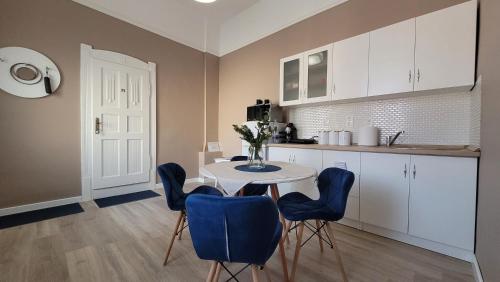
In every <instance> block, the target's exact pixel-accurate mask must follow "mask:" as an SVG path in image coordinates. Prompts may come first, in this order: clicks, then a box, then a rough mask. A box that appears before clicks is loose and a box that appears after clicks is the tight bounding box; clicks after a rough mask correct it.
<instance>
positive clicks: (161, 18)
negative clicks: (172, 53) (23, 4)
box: [73, 0, 347, 56]
mask: <svg viewBox="0 0 500 282" xmlns="http://www.w3.org/2000/svg"><path fill="white" fill-rule="evenodd" d="M73 1H75V2H77V3H80V4H82V5H85V6H87V7H89V8H92V9H95V10H97V11H100V12H102V13H105V14H107V15H110V16H112V17H115V18H118V19H120V20H123V21H126V22H128V23H130V24H133V25H136V26H138V27H141V28H143V29H146V30H149V31H151V32H154V33H156V34H159V35H161V36H163V37H166V38H169V39H172V40H174V41H177V42H179V43H182V44H185V45H187V46H190V47H193V48H195V49H198V50H201V51H206V52H210V53H212V54H215V55H218V56H222V55H225V54H227V53H229V52H232V51H234V50H237V49H239V48H241V47H243V46H245V45H247V44H250V43H252V42H254V41H256V40H259V39H261V38H263V37H265V36H267V35H269V34H272V33H274V32H276V31H278V30H280V29H282V28H285V27H286V26H288V25H291V24H293V23H296V22H298V21H300V20H302V19H304V18H307V17H309V16H312V15H314V14H316V13H319V12H321V11H323V10H325V9H328V8H331V7H333V6H335V5H338V4H340V3H342V2H345V1H347V0H314V1H309V0H308V1H304V0H217V1H216V2H214V3H211V4H203V3H198V2H195V1H193V0H142V1H139V0H73ZM284 6H286V7H287V11H286V13H283V7H284Z"/></svg>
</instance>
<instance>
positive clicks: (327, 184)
mask: <svg viewBox="0 0 500 282" xmlns="http://www.w3.org/2000/svg"><path fill="white" fill-rule="evenodd" d="M353 183H354V173H352V172H350V171H348V170H345V169H341V168H336V167H330V168H326V169H324V170H323V171H322V172H321V173H320V174H319V177H318V189H319V194H320V196H319V200H320V201H322V202H324V203H325V204H326V205H327V206H328V207H330V208H331V209H332V210H333V211H334V212H335V214H337V215H338V216H339V217H340V218H342V217H344V213H345V208H346V204H347V197H348V196H349V191H350V190H351V187H352V184H353Z"/></svg>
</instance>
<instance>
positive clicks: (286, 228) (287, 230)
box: [284, 220, 292, 246]
mask: <svg viewBox="0 0 500 282" xmlns="http://www.w3.org/2000/svg"><path fill="white" fill-rule="evenodd" d="M284 228H285V235H284V236H285V239H286V244H287V245H288V246H290V239H289V236H288V233H290V228H292V221H291V220H289V221H288V222H286V226H285V227H284Z"/></svg>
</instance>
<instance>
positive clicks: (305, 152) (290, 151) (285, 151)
mask: <svg viewBox="0 0 500 282" xmlns="http://www.w3.org/2000/svg"><path fill="white" fill-rule="evenodd" d="M268 154H269V160H270V161H281V162H289V163H295V164H298V165H302V166H307V167H311V168H314V169H316V171H317V173H318V174H319V173H321V171H322V169H323V157H322V152H321V150H313V149H295V148H280V147H270V148H269V152H268ZM278 185H279V191H280V194H281V195H283V194H286V193H289V192H293V191H297V192H301V193H303V194H305V195H307V196H309V197H311V198H313V199H317V198H319V191H318V187H317V185H316V181H315V179H313V178H310V179H305V180H302V181H296V182H291V183H281V184H278Z"/></svg>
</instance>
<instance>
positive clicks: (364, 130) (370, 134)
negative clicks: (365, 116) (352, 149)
mask: <svg viewBox="0 0 500 282" xmlns="http://www.w3.org/2000/svg"><path fill="white" fill-rule="evenodd" d="M358 145H360V146H378V128H376V127H375V126H363V127H361V128H360V129H359V138H358Z"/></svg>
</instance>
